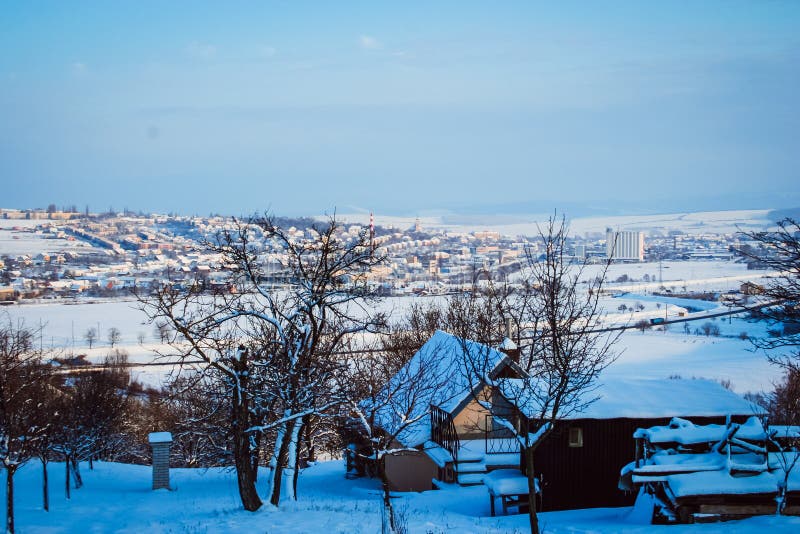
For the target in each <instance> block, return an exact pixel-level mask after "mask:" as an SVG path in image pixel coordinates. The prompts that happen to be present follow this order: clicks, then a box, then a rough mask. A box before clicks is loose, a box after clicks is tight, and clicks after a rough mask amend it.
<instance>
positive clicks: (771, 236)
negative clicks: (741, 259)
mask: <svg viewBox="0 0 800 534" xmlns="http://www.w3.org/2000/svg"><path fill="white" fill-rule="evenodd" d="M743 236H744V237H746V238H748V239H750V240H752V241H755V243H756V245H757V246H758V248H755V247H751V246H744V247H742V248H740V249H739V250H738V252H739V253H740V254H742V255H743V256H745V257H747V258H750V259H752V260H754V261H756V262H759V263H761V264H763V265H765V266H766V267H768V268H770V269H773V270H774V271H776V272H777V273H778V275H777V277H774V278H771V279H770V281H769V282H768V283H767V284H766V285H765V286H764V287H763V289H762V290H761V294H762V296H763V297H764V298H765V299H768V301H772V302H774V305H773V306H770V307H767V308H762V309H761V310H760V316H761V317H762V318H764V319H766V320H769V321H772V322H774V323H776V324H778V325H781V326H782V328H780V329H778V330H777V331H778V334H779V335H776V336H772V337H767V338H751V341H752V343H753V344H754V345H755V346H756V347H757V348H759V349H764V350H765V351H766V352H767V357H768V358H769V360H770V361H771V362H773V363H775V364H777V365H780V366H781V367H784V368H786V369H800V222H798V221H796V220H794V219H790V218H786V219H783V220H781V221H779V222H778V224H777V228H776V229H775V230H772V231H764V232H749V233H744V234H743ZM781 349H788V351H782V350H781Z"/></svg>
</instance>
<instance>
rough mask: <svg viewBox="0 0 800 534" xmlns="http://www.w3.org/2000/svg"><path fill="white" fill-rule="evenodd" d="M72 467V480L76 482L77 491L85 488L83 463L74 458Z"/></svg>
mask: <svg viewBox="0 0 800 534" xmlns="http://www.w3.org/2000/svg"><path fill="white" fill-rule="evenodd" d="M70 463H71V465H72V479H73V480H74V481H75V489H80V488H82V487H83V478H82V477H81V463H80V462H79V461H78V459H77V458H75V457H74V456H73V457H72V461H71V462H70Z"/></svg>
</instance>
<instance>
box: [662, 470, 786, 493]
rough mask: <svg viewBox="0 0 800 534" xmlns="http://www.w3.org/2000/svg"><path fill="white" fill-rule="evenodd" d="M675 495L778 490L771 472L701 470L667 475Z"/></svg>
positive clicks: (774, 491) (772, 491)
mask: <svg viewBox="0 0 800 534" xmlns="http://www.w3.org/2000/svg"><path fill="white" fill-rule="evenodd" d="M667 483H668V484H669V488H670V490H671V491H672V493H673V494H674V495H675V497H686V496H690V495H753V494H769V495H774V494H776V493H777V492H778V484H777V480H776V479H775V477H774V476H772V474H771V473H768V472H764V473H759V474H757V475H753V476H746V477H734V476H731V475H730V473H728V471H727V470H720V471H703V472H698V473H688V474H683V475H671V476H668V477H667Z"/></svg>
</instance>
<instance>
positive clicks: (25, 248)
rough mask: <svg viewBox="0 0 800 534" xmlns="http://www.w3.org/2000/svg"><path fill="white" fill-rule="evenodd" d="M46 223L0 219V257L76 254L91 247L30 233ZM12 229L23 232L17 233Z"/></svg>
mask: <svg viewBox="0 0 800 534" xmlns="http://www.w3.org/2000/svg"><path fill="white" fill-rule="evenodd" d="M48 223H49V221H37V220H26V219H22V220H8V219H0V256H21V255H24V254H27V255H30V256H35V255H36V254H39V253H48V254H53V253H58V252H64V251H67V250H71V251H75V252H77V251H80V250H86V249H88V248H91V245H89V244H88V243H84V242H82V241H69V240H67V239H55V238H51V237H50V236H48V235H47V234H43V233H34V232H32V231H30V230H32V229H33V227H35V226H37V225H40V224H48ZM14 228H21V229H25V230H24V231H18V230H14Z"/></svg>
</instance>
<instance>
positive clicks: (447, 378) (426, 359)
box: [377, 330, 507, 446]
mask: <svg viewBox="0 0 800 534" xmlns="http://www.w3.org/2000/svg"><path fill="white" fill-rule="evenodd" d="M506 359H507V356H506V355H505V354H503V353H502V352H500V351H498V350H496V349H493V348H491V347H488V346H486V345H483V344H481V343H477V342H475V341H470V340H464V339H461V338H459V337H457V336H454V335H452V334H448V333H447V332H443V331H441V330H437V331H436V332H435V333H434V334H433V336H431V338H430V339H429V340H428V341H427V342H426V343H425V344H424V345H423V346H422V347H420V349H419V350H418V351H417V352H416V353H415V354H414V356H412V357H411V359H410V360H409V361H408V363H406V365H404V366H403V367H402V368H401V369H400V371H398V372H397V374H396V375H395V376H394V377H392V379H391V380H390V381H389V383H388V384H387V385H386V387H385V388H384V389H383V392H382V395H381V396H380V399H379V401H378V402H379V403H383V402H385V403H386V404H387V405H386V406H384V407H382V408H381V409H380V410H379V411H378V413H377V419H378V423H379V424H380V425H381V426H383V427H384V428H385V429H387V430H388V431H389V432H392V431H393V429H395V428H398V427H399V426H402V425H403V424H405V423H404V421H408V420H414V419H420V418H421V419H420V420H419V421H418V422H416V423H414V424H412V425H409V426H408V428H407V429H406V430H405V431H404V432H403V433H401V434H400V435H399V436H398V439H399V440H400V441H401V442H402V443H403V444H404V445H406V446H416V445H420V444H421V443H424V442H425V441H426V440H428V439H430V431H429V429H430V420H429V418H428V417H427V416H425V414H426V413H427V412H428V410H429V407H430V405H434V406H437V407H439V408H441V409H442V410H444V411H446V412H452V411H453V410H455V409H456V408H458V406H459V405H460V404H461V402H462V401H464V399H466V398H467V397H468V396H469V395H470V394H471V392H472V390H473V389H474V388H475V387H476V386H477V385H478V384H479V382H480V378H482V376H480V375H485V374H491V373H492V372H494V371H495V370H496V369H497V368H498V367H499V366H500V364H501V362H503V361H505V360H506ZM388 397H391V398H390V399H388V402H387V398H388Z"/></svg>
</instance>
